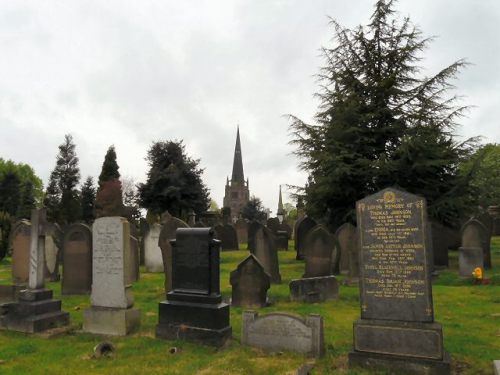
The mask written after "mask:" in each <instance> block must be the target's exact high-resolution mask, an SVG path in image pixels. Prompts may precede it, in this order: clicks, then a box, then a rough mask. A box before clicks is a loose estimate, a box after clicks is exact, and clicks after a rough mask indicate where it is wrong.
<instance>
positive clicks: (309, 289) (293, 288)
mask: <svg viewBox="0 0 500 375" xmlns="http://www.w3.org/2000/svg"><path fill="white" fill-rule="evenodd" d="M289 287H290V299H291V300H292V301H299V302H307V303H315V302H324V301H329V300H332V299H337V298H339V284H338V282H337V279H336V278H335V276H323V277H308V278H304V279H296V280H292V281H290V284H289Z"/></svg>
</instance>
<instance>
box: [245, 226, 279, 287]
mask: <svg viewBox="0 0 500 375" xmlns="http://www.w3.org/2000/svg"><path fill="white" fill-rule="evenodd" d="M252 254H253V255H255V257H257V259H258V260H259V262H260V263H261V264H262V266H263V267H264V270H265V271H266V272H267V273H268V274H269V276H271V282H272V283H273V284H279V283H281V275H280V269H279V260H278V249H277V247H276V243H275V242H274V236H273V234H272V233H271V231H270V230H269V229H268V228H266V227H264V226H261V227H260V228H259V229H258V230H257V233H256V234H255V250H254V251H253V253H252Z"/></svg>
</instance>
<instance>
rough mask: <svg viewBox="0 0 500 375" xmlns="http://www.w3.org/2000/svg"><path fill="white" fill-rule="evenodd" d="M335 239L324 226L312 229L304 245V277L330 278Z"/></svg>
mask: <svg viewBox="0 0 500 375" xmlns="http://www.w3.org/2000/svg"><path fill="white" fill-rule="evenodd" d="M334 248H335V239H334V237H333V236H332V234H331V233H330V232H329V231H328V229H326V228H325V227H324V226H323V225H317V226H315V227H314V228H313V229H311V230H310V231H309V233H308V235H307V238H306V240H305V244H304V257H305V261H306V262H305V263H306V266H305V273H304V276H303V277H320V276H329V275H331V272H332V251H333V249H334Z"/></svg>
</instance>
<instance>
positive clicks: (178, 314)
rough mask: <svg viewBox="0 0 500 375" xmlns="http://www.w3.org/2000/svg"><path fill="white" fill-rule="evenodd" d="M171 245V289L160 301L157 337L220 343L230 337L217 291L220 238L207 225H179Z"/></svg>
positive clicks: (226, 311) (225, 308)
mask: <svg viewBox="0 0 500 375" xmlns="http://www.w3.org/2000/svg"><path fill="white" fill-rule="evenodd" d="M170 243H171V245H172V290H171V291H170V292H169V293H168V294H167V300H166V301H164V302H160V304H159V321H158V325H157V326H156V337H159V338H165V339H169V340H174V339H183V340H188V341H195V342H200V343H204V344H208V345H214V346H222V345H223V344H224V343H225V342H226V340H227V339H229V338H230V337H231V326H230V325H229V305H228V304H226V303H223V302H222V297H221V294H220V274H219V272H220V258H219V257H220V254H219V253H220V241H219V240H216V239H214V232H213V230H211V229H210V228H179V229H177V232H176V239H175V240H171V241H170Z"/></svg>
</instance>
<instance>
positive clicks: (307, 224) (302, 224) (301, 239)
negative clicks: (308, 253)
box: [294, 216, 316, 260]
mask: <svg viewBox="0 0 500 375" xmlns="http://www.w3.org/2000/svg"><path fill="white" fill-rule="evenodd" d="M315 226H316V221H314V220H313V219H312V218H310V217H309V216H304V217H303V218H302V219H299V220H297V223H296V224H295V233H294V234H295V250H296V251H297V255H296V257H295V258H296V259H297V260H301V259H304V247H305V241H306V237H307V234H308V233H309V231H310V230H311V229H312V228H314V227H315Z"/></svg>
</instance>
